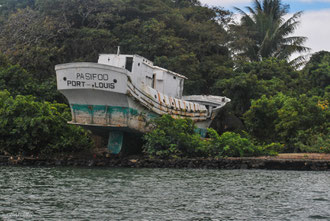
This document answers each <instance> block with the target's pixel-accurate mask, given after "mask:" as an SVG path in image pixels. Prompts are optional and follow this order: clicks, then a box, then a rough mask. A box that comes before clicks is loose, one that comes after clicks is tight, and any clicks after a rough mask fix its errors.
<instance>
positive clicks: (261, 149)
mask: <svg viewBox="0 0 330 221" xmlns="http://www.w3.org/2000/svg"><path fill="white" fill-rule="evenodd" d="M153 124H154V126H155V128H154V130H152V131H151V132H150V133H147V134H146V135H144V139H145V141H146V143H145V145H144V148H143V149H144V152H145V153H147V154H148V155H150V156H156V157H184V156H188V157H197V156H199V157H200V156H204V157H247V156H259V155H270V154H277V152H276V151H278V150H279V148H278V147H281V145H280V144H272V145H268V146H259V145H255V144H253V142H252V141H251V140H250V139H249V138H246V137H241V135H240V134H237V133H234V132H225V133H223V134H222V135H221V136H219V135H218V133H217V132H216V131H215V130H213V129H208V133H209V136H210V139H204V140H202V139H201V137H200V135H199V134H197V133H195V129H196V127H195V125H194V124H193V122H192V121H191V120H190V119H173V118H172V117H171V116H170V115H163V116H162V117H159V118H157V119H155V120H154V122H153Z"/></svg>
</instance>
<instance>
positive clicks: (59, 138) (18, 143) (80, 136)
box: [0, 91, 92, 155]
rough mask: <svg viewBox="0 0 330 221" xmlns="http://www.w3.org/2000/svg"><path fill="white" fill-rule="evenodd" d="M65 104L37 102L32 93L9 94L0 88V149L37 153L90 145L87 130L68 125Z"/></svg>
mask: <svg viewBox="0 0 330 221" xmlns="http://www.w3.org/2000/svg"><path fill="white" fill-rule="evenodd" d="M69 119H71V116H70V111H69V108H68V106H67V105H65V104H58V103H49V102H37V101H35V98H34V97H32V96H22V95H18V96H16V98H13V97H12V96H10V93H9V92H8V91H0V150H1V151H2V152H8V153H10V154H13V155H14V154H23V155H38V154H49V153H63V152H77V151H82V150H86V149H89V148H90V147H91V145H92V141H91V138H90V137H89V136H88V132H87V131H85V130H83V129H82V128H80V127H77V126H73V125H68V124H67V121H68V120H69Z"/></svg>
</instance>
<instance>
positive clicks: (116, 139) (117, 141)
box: [108, 131, 124, 154]
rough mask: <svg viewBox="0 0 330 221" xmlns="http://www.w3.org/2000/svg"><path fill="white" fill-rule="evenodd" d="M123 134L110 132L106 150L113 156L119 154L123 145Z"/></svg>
mask: <svg viewBox="0 0 330 221" xmlns="http://www.w3.org/2000/svg"><path fill="white" fill-rule="evenodd" d="M123 136H124V134H123V132H122V131H110V133H109V140H108V149H109V151H110V152H111V153H113V154H119V152H120V151H121V147H122V145H123Z"/></svg>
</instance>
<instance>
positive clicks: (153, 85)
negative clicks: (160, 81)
mask: <svg viewBox="0 0 330 221" xmlns="http://www.w3.org/2000/svg"><path fill="white" fill-rule="evenodd" d="M151 87H152V88H155V87H156V75H155V74H153V75H152V82H151Z"/></svg>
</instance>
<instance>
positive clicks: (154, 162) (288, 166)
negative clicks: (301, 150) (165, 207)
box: [0, 154, 330, 171]
mask: <svg viewBox="0 0 330 221" xmlns="http://www.w3.org/2000/svg"><path fill="white" fill-rule="evenodd" d="M285 156H286V157H285ZM0 165H2V166H5V165H16V166H78V167H113V168H116V167H129V168H202V169H267V170H305V171H330V154H325V155H322V154H318V155H312V154H300V155H297V154H295V155H285V154H283V155H279V156H277V157H249V158H247V157H244V158H219V159H212V158H192V159H150V158H147V157H145V156H135V157H121V158H120V157H108V158H107V157H91V158H72V157H70V158H61V159H38V158H31V157H25V158H24V157H8V156H0Z"/></svg>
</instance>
